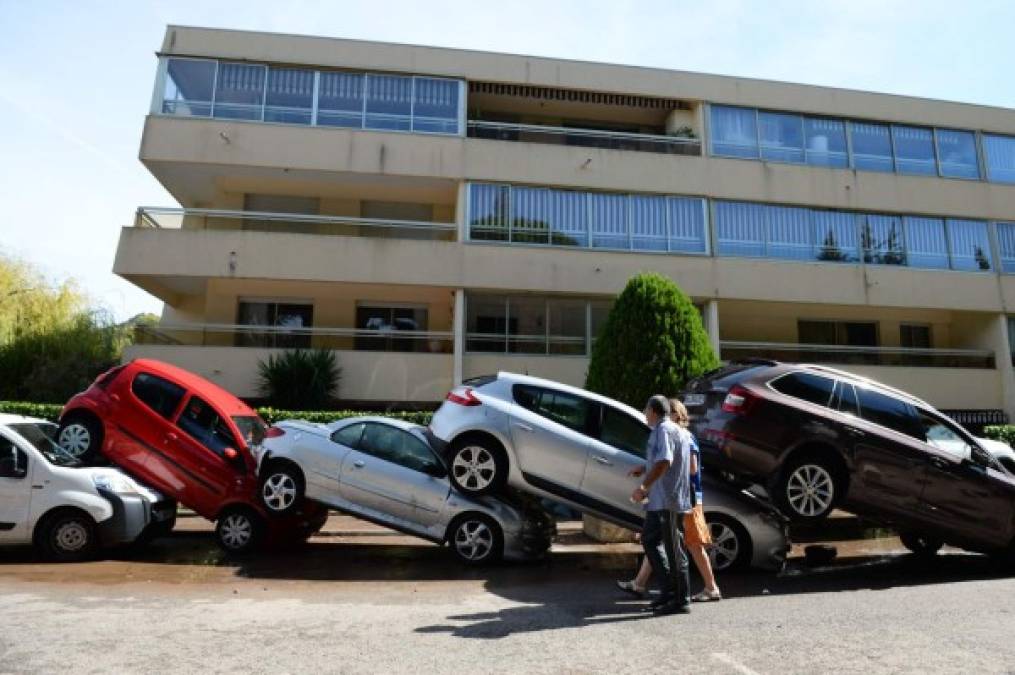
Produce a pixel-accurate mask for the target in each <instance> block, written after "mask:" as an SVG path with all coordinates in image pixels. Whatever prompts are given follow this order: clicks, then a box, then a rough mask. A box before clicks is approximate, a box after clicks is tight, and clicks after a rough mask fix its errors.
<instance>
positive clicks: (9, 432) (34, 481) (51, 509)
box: [0, 415, 176, 561]
mask: <svg viewBox="0 0 1015 675" xmlns="http://www.w3.org/2000/svg"><path fill="white" fill-rule="evenodd" d="M56 430H57V427H56V425H55V424H52V423H51V422H46V421H43V420H39V419H33V418H30V417H21V416H18V415H0V545H14V544H34V545H35V546H36V547H37V548H38V549H39V550H40V551H41V552H42V553H43V554H45V555H46V556H47V557H49V558H52V559H55V560H64V561H69V560H82V559H85V558H88V557H90V556H91V555H93V554H95V553H96V552H97V551H98V549H99V547H100V546H114V545H117V544H128V543H133V542H135V541H137V540H138V539H139V538H141V537H142V536H144V535H145V534H146V533H150V532H153V531H157V530H159V529H160V528H162V527H164V526H165V524H166V523H168V522H171V520H172V518H174V517H175V513H176V511H175V504H172V503H171V502H169V501H168V500H165V499H163V498H162V496H161V495H160V494H158V493H157V492H155V491H153V490H150V489H148V488H146V487H145V486H143V485H141V484H139V483H137V482H136V481H134V480H132V479H131V478H130V477H129V476H127V475H126V474H124V473H123V472H121V471H118V470H116V469H113V468H94V467H83V466H81V464H80V463H79V462H78V461H77V460H76V459H74V458H73V457H71V456H70V455H68V454H67V453H66V452H65V451H63V450H62V449H61V448H60V446H59V445H57V444H56V443H55V442H54V441H53V438H54V437H55V436H56Z"/></svg>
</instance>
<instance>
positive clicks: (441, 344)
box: [134, 323, 453, 354]
mask: <svg viewBox="0 0 1015 675" xmlns="http://www.w3.org/2000/svg"><path fill="white" fill-rule="evenodd" d="M134 341H135V344H144V345H186V346H195V347H257V348H262V349H334V350H342V351H368V352H425V353H431V354H449V353H451V348H452V343H453V337H452V334H451V332H450V331H427V330H366V329H359V328H317V327H314V328H294V327H289V326H249V325H243V324H212V323H205V324H159V325H158V326H146V325H139V326H136V327H135V329H134Z"/></svg>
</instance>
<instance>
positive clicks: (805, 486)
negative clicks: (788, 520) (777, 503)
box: [786, 464, 835, 517]
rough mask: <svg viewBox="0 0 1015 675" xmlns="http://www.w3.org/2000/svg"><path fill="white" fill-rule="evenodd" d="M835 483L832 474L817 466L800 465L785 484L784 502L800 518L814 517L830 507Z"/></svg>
mask: <svg viewBox="0 0 1015 675" xmlns="http://www.w3.org/2000/svg"><path fill="white" fill-rule="evenodd" d="M834 496H835V483H834V481H833V480H832V474H830V473H829V472H828V470H827V469H825V468H824V467H823V466H820V465H818V464H802V465H801V466H799V467H797V468H796V470H795V471H793V473H792V474H791V475H790V477H789V480H788V481H787V482H786V501H787V502H788V503H789V505H790V507H791V508H792V509H793V511H795V512H796V513H797V514H799V515H801V516H808V517H812V516H816V515H819V514H822V513H824V512H825V511H827V510H828V509H829V507H830V506H831V505H832V499H833V498H834Z"/></svg>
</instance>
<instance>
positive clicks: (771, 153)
mask: <svg viewBox="0 0 1015 675" xmlns="http://www.w3.org/2000/svg"><path fill="white" fill-rule="evenodd" d="M758 129H759V130H760V138H761V158H762V159H766V160H770V161H773V162H792V163H794V164H802V163H803V161H804V130H803V120H802V119H801V118H800V116H799V115H790V114H787V113H773V112H759V113H758Z"/></svg>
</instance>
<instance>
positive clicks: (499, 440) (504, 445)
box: [448, 427, 515, 471]
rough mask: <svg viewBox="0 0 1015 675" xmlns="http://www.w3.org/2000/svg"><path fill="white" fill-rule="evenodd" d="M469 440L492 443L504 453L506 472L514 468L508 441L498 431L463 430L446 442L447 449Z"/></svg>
mask: <svg viewBox="0 0 1015 675" xmlns="http://www.w3.org/2000/svg"><path fill="white" fill-rule="evenodd" d="M470 438H472V439H477V440H485V441H493V442H494V443H495V444H496V445H497V446H498V447H499V448H500V450H501V452H503V453H504V457H505V459H507V460H508V470H509V471H510V470H511V468H512V467H514V466H515V457H514V453H513V452H512V451H511V442H510V439H508V438H505V437H504V436H503V435H502V434H501V433H500V432H499V431H491V430H490V429H483V428H475V427H473V428H470V429H463V430H461V431H460V432H458V433H457V434H455V437H454V438H452V439H451V440H450V441H449V442H448V448H449V449H450V448H452V447H454V446H456V445H458V444H459V443H463V442H465V441H468V440H469V439H470Z"/></svg>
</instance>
